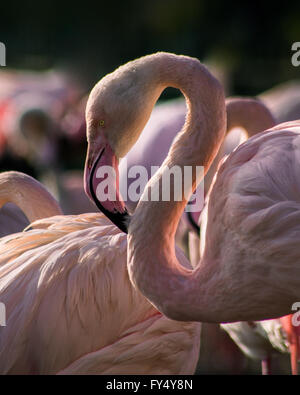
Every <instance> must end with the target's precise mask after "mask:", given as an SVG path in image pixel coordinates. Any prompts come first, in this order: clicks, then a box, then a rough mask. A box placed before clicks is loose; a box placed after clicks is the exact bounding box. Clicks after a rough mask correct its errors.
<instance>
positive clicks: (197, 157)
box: [87, 55, 300, 322]
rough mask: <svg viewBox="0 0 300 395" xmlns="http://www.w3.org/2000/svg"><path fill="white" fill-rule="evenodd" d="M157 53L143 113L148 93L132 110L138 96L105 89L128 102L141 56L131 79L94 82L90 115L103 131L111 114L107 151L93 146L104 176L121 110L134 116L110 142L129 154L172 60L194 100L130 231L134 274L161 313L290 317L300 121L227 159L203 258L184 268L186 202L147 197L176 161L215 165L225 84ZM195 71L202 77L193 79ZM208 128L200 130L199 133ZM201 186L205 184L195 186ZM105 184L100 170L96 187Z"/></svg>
mask: <svg viewBox="0 0 300 395" xmlns="http://www.w3.org/2000/svg"><path fill="white" fill-rule="evenodd" d="M157 56H158V57H159V56H161V58H160V61H158V63H159V65H158V66H155V67H154V66H153V70H152V73H151V71H150V67H149V68H148V69H147V67H146V66H145V69H146V70H147V71H148V75H151V74H154V77H153V79H154V80H155V81H156V85H155V86H151V89H148V90H146V87H147V88H149V85H148V84H147V83H145V84H144V85H141V87H140V89H141V90H143V93H144V100H143V105H144V108H143V111H142V110H140V108H141V104H140V102H139V101H138V98H139V95H136V96H137V99H132V101H131V104H134V105H133V106H130V108H134V109H135V110H134V112H133V111H130V108H128V107H129V105H128V100H125V102H126V104H124V103H122V105H121V104H120V101H118V100H117V99H116V98H117V94H115V96H114V99H115V100H114V101H113V100H110V97H109V96H108V95H106V89H105V88H106V86H107V84H108V83H109V82H111V83H112V84H114V83H115V84H116V85H115V92H119V93H120V94H122V95H124V96H125V97H126V99H128V95H126V93H124V92H125V91H127V90H128V89H130V88H131V89H133V86H135V87H136V85H138V82H139V80H137V81H136V80H135V75H136V74H135V70H136V69H135V67H136V64H137V63H133V64H132V65H131V66H130V67H125V68H123V69H120V70H119V72H118V73H117V74H114V75H113V77H114V78H116V77H117V76H118V75H119V76H121V75H126V77H127V78H126V82H125V83H124V85H123V86H121V87H119V88H117V86H118V85H117V82H116V80H118V79H117V78H116V80H112V78H113V77H112V76H108V77H106V79H105V81H103V83H102V84H99V85H98V86H96V88H94V90H93V91H92V98H93V97H94V98H95V97H97V96H100V97H101V100H100V99H99V101H98V106H91V107H90V108H89V105H88V113H87V115H88V117H89V119H88V121H89V125H90V126H89V128H90V129H89V130H90V131H91V129H94V130H96V129H97V124H96V120H99V121H101V123H100V124H99V128H101V127H102V128H103V132H102V137H101V138H102V140H101V143H102V149H104V151H103V152H102V151H101V155H100V156H99V148H98V149H97V150H95V147H94V146H93V149H92V148H91V145H90V147H89V151H88V161H87V168H88V175H89V174H91V169H92V170H94V172H93V175H94V176H95V174H96V170H97V169H98V168H99V166H101V163H103V162H104V161H105V162H106V163H107V159H109V152H110V151H109V143H105V138H106V135H105V134H104V131H105V127H107V128H108V130H109V132H110V131H111V130H114V127H115V124H114V123H113V121H112V111H113V112H114V111H115V110H116V109H118V110H119V109H120V108H122V110H123V111H121V112H120V113H121V114H122V113H123V112H124V113H125V114H126V116H124V117H122V118H121V119H120V121H121V122H122V123H121V125H122V128H121V129H120V130H121V131H122V133H120V131H119V133H120V135H119V136H118V139H116V138H115V136H114V138H112V139H110V140H109V142H110V144H113V146H114V152H115V153H116V152H117V153H118V154H119V156H123V155H125V154H126V152H128V150H129V149H130V147H131V146H132V145H133V144H134V142H135V141H136V139H137V137H138V131H139V130H140V129H142V126H143V125H144V124H145V120H146V119H148V117H149V112H150V109H149V107H153V103H154V102H155V101H156V100H157V96H158V92H160V91H161V89H162V83H161V78H160V75H161V74H160V73H161V72H162V71H161V70H164V69H163V64H165V63H167V64H168V65H169V69H170V70H172V75H171V76H170V75H169V76H168V81H169V84H168V85H171V86H175V87H179V88H181V89H182V91H183V92H184V94H185V96H186V97H187V98H188V99H187V103H188V107H189V110H188V111H189V112H188V116H187V120H186V122H185V125H184V127H183V129H182V132H181V133H180V134H179V135H178V136H177V138H176V139H175V141H174V143H173V144H172V147H171V149H170V152H169V154H168V157H167V159H166V160H165V161H164V163H163V165H162V166H161V168H160V170H159V171H158V172H157V173H156V176H155V177H154V178H152V179H151V180H150V181H149V183H148V184H147V186H146V188H145V191H144V194H143V196H142V198H141V200H140V202H139V204H138V206H137V208H136V210H135V213H134V214H133V216H132V218H131V222H130V225H129V230H128V269H129V274H130V278H131V281H132V282H133V284H134V285H135V286H136V287H137V288H138V289H139V290H140V291H141V292H142V293H143V294H144V295H145V296H146V297H147V298H148V299H149V300H150V301H151V302H152V303H153V305H154V306H156V308H157V309H158V310H159V311H161V312H163V313H164V314H165V315H166V316H168V317H169V318H172V319H175V320H188V321H206V322H216V321H217V322H232V321H245V320H249V317H252V318H250V319H251V320H260V319H268V318H275V317H278V316H283V315H286V314H288V313H289V312H290V309H291V306H292V304H293V303H294V302H295V301H297V300H298V296H299V291H298V282H297V279H298V278H299V272H300V268H299V265H297V264H296V263H295V262H297V257H298V255H297V254H298V234H297V229H298V228H297V226H298V222H299V221H298V218H297V215H298V214H299V206H298V203H297V197H298V196H299V191H298V188H297V185H298V184H297V177H296V174H295V172H296V168H297V163H298V160H299V159H298V156H297V153H298V150H297V141H299V139H298V138H299V132H300V129H299V127H300V121H295V122H291V123H285V124H280V125H278V126H275V127H274V128H272V129H269V130H268V131H265V132H262V133H260V134H258V135H256V136H254V137H253V138H251V139H249V140H248V141H247V142H245V143H244V144H242V145H241V146H239V147H238V148H237V149H236V150H235V151H234V152H233V153H232V154H231V155H229V157H228V158H227V160H226V161H224V163H223V164H222V165H221V167H220V168H219V171H218V173H217V177H216V182H215V184H214V188H213V190H212V192H211V197H210V201H209V206H208V225H207V236H206V242H205V251H204V255H203V258H202V260H201V262H200V263H199V264H198V266H197V267H196V268H195V270H187V269H184V268H182V266H181V265H180V264H179V262H178V261H177V259H176V257H175V254H174V240H173V236H174V232H175V230H176V226H177V223H178V221H179V218H180V215H181V213H182V211H183V209H184V206H185V204H186V203H187V201H186V199H183V200H182V201H174V202H164V201H159V202H153V201H146V197H148V194H149V193H151V189H154V188H157V184H158V183H159V182H160V180H161V179H162V176H163V173H164V171H166V168H167V166H172V165H175V164H176V165H179V166H183V165H203V166H204V167H205V172H206V171H207V169H208V168H209V165H210V164H211V162H212V160H213V158H214V156H215V154H216V152H217V150H218V148H219V146H220V142H221V141H222V139H223V136H224V133H225V125H226V122H225V106H224V97H223V92H222V89H221V88H220V86H219V85H218V84H217V83H216V82H215V83H214V82H212V81H211V80H210V83H207V80H205V81H203V80H204V77H203V74H204V73H203V69H202V67H201V65H200V64H199V63H197V62H196V61H194V62H191V64H192V65H193V66H192V65H190V71H189V73H188V74H189V78H188V77H186V78H184V75H186V74H183V71H182V68H183V66H181V67H179V66H178V67H176V62H174V63H175V64H174V63H173V62H172V60H173V59H172V57H171V58H167V60H166V59H165V58H164V57H163V55H157ZM162 59H164V60H162ZM187 62H188V61H187ZM149 64H151V66H152V65H153V63H152V62H149ZM201 71H202V73H203V74H202V73H201ZM195 75H197V77H198V78H195V80H193V77H192V76H195ZM133 80H135V82H136V84H133V83H132V81H133ZM191 80H193V83H192V84H191V83H190V81H191ZM164 82H165V81H164ZM201 83H202V84H201ZM125 87H126V89H125ZM163 87H165V85H163ZM201 87H202V91H201ZM134 90H135V91H136V89H134ZM199 92H202V93H199ZM145 103H146V104H145ZM110 105H111V106H112V109H113V110H112V111H111V110H110ZM122 106H123V107H122ZM91 114H93V116H92V115H91ZM105 125H107V126H105ZM199 125H200V126H199ZM129 126H131V127H129ZM199 127H200V133H197V131H198V130H199ZM90 133H91V132H90ZM103 136H104V137H103ZM91 138H94V139H96V138H98V141H97V145H98V147H100V146H101V144H100V137H99V136H98V137H96V136H94V135H92V137H90V139H91ZM90 141H91V140H90ZM92 141H93V140H92ZM105 144H107V145H105ZM182 147H186V149H185V150H184V149H183V148H182ZM200 147H202V148H201V149H200ZM180 148H181V149H180ZM103 155H104V156H103ZM96 159H97V161H96ZM110 160H111V158H110ZM95 161H96V162H95ZM195 185H196V182H194V185H193V187H195ZM96 186H97V180H96V177H94V179H93V180H92V182H91V184H90V188H91V189H93V188H95V187H96ZM191 190H192V188H191ZM117 203H118V204H116V203H114V204H111V205H109V204H105V206H106V207H105V206H104V209H107V210H108V211H109V209H110V212H112V210H114V209H115V210H116V211H118V213H119V217H116V216H115V215H112V217H111V218H112V219H113V220H115V222H116V223H118V224H119V226H120V227H122V228H124V227H125V226H126V223H128V221H129V218H128V213H126V211H125V208H124V206H123V204H122V201H121V200H119V201H118V202H117ZM99 206H101V204H99ZM154 229H155V231H154ZM153 244H155V246H156V247H157V248H156V251H159V252H160V253H159V255H158V256H157V254H154V253H153ZM166 245H167V246H168V248H166ZM250 254H251V257H250Z"/></svg>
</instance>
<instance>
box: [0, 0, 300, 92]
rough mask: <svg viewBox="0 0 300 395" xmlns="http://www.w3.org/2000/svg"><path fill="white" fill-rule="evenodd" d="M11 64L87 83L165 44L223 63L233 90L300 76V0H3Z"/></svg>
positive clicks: (1, 32)
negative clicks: (295, 47) (296, 55)
mask: <svg viewBox="0 0 300 395" xmlns="http://www.w3.org/2000/svg"><path fill="white" fill-rule="evenodd" d="M0 13H1V25H0V41H2V42H4V43H5V44H6V46H7V65H8V66H9V67H13V68H26V69H27V68H29V69H34V70H43V69H49V68H53V67H59V68H63V69H67V70H68V71H72V72H73V75H74V76H76V77H79V78H80V79H81V80H82V81H83V83H84V84H85V86H86V88H87V89H88V88H90V86H91V85H92V84H94V83H95V81H97V80H98V79H100V78H101V77H102V76H103V75H104V74H106V73H107V72H110V71H112V70H113V69H114V68H115V67H117V66H118V65H120V64H122V63H124V62H126V61H129V60H131V59H133V58H136V57H139V56H141V55H145V54H148V53H152V52H155V51H159V50H163V51H170V52H175V53H178V54H186V55H191V56H195V57H198V58H199V59H200V60H201V61H204V62H205V61H209V62H212V63H213V64H217V65H218V66H219V67H222V68H223V69H224V70H225V71H226V73H227V75H228V78H229V81H230V83H229V92H228V93H231V94H247V95H255V94H258V93H260V92H262V91H264V90H266V89H268V88H270V87H272V86H273V85H276V84H278V83H280V82H284V81H287V80H289V79H294V78H298V77H299V75H300V67H298V68H296V67H293V66H292V65H291V55H292V51H291V46H292V43H293V42H295V41H300V23H299V19H300V2H299V1H289V2H288V3H282V2H273V3H272V5H271V4H270V3H265V2H258V3H255V2H254V1H251V2H235V1H231V2H225V1H216V0H210V1H201V0H184V1H182V0H180V1H174V0H144V1H141V0H127V1H102V0H100V1H98V2H91V1H90V0H86V1H84V2H70V1H64V2H63V1H57V0H54V1H49V0H46V1H43V2H42V1H36V0H35V1H23V2H18V3H17V4H16V3H15V2H1V5H0Z"/></svg>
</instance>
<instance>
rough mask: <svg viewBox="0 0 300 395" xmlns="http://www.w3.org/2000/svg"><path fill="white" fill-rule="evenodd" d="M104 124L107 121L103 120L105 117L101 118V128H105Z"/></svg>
mask: <svg viewBox="0 0 300 395" xmlns="http://www.w3.org/2000/svg"><path fill="white" fill-rule="evenodd" d="M104 125H105V122H104V120H103V119H101V121H99V126H100V127H101V128H103V127H104Z"/></svg>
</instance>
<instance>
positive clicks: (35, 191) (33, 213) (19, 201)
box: [0, 171, 62, 237]
mask: <svg viewBox="0 0 300 395" xmlns="http://www.w3.org/2000/svg"><path fill="white" fill-rule="evenodd" d="M6 203H9V204H10V206H6ZM4 205H5V207H3V206H4ZM60 214H62V211H61V209H60V207H59V205H58V203H57V201H56V200H55V199H54V198H53V197H52V195H51V194H50V193H49V192H48V191H47V190H46V189H45V188H44V186H43V185H42V184H41V183H39V182H38V181H36V180H35V179H34V178H32V177H30V176H28V175H27V174H24V173H20V172H17V171H8V172H3V173H0V236H1V237H2V236H5V235H7V234H10V233H15V232H19V231H21V230H23V229H24V228H25V227H26V226H27V225H28V224H29V222H31V221H35V220H38V219H42V218H46V217H51V216H53V215H60Z"/></svg>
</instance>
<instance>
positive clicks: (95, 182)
mask: <svg viewBox="0 0 300 395" xmlns="http://www.w3.org/2000/svg"><path fill="white" fill-rule="evenodd" d="M146 58H147V57H146ZM143 59H145V58H141V59H138V60H136V61H133V62H130V63H128V64H126V65H124V66H121V67H120V68H118V69H117V70H116V71H114V72H113V73H111V74H108V75H107V76H105V77H104V78H102V80H100V81H99V82H98V83H97V84H96V85H95V87H94V88H93V89H92V91H91V93H90V95H89V99H88V102H87V107H86V124H87V140H88V151H87V157H86V163H85V172H84V173H85V174H84V180H85V181H84V185H85V192H86V194H87V195H88V196H89V197H90V198H91V199H92V200H93V201H94V202H95V203H96V205H97V206H98V208H99V209H100V210H101V211H102V212H103V213H104V214H105V215H106V216H107V217H108V218H109V219H110V220H111V221H112V222H113V223H114V224H115V225H116V226H118V227H119V229H121V230H122V231H123V232H125V233H127V228H128V225H129V222H130V215H129V214H128V212H127V209H126V207H125V204H124V201H123V200H122V197H121V195H120V193H119V182H118V181H119V172H118V163H119V159H120V158H122V157H124V156H125V155H126V154H127V152H128V151H129V150H130V148H131V147H132V146H133V145H134V143H135V142H136V140H137V139H138V137H139V135H140V133H141V131H142V130H143V128H144V126H145V124H146V122H147V121H148V119H149V117H150V114H151V111H152V108H153V106H154V104H155V102H156V100H157V98H158V96H159V94H157V88H156V90H154V91H153V89H151V84H149V81H148V80H147V78H148V77H147V76H148V73H147V72H145V70H144V67H143V66H144V63H145V61H144V60H143ZM146 63H147V61H146Z"/></svg>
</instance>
